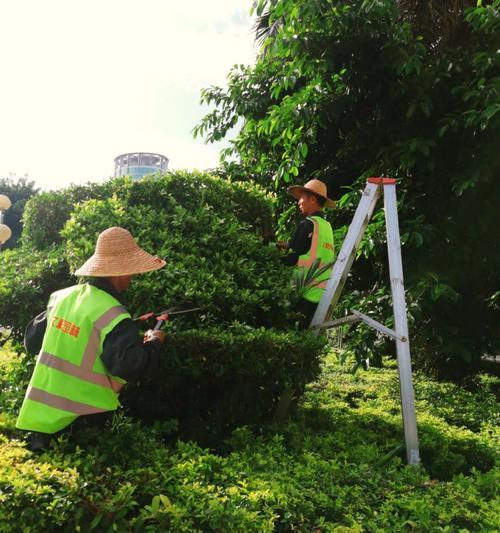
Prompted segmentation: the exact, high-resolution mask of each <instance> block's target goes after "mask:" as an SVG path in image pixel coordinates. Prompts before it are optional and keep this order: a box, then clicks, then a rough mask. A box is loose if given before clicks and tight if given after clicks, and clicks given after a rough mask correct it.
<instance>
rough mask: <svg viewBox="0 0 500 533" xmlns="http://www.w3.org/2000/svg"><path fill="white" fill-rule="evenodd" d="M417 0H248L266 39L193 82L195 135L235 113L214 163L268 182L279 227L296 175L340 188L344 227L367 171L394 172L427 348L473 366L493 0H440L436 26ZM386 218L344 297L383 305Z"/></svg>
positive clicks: (495, 105)
mask: <svg viewBox="0 0 500 533" xmlns="http://www.w3.org/2000/svg"><path fill="white" fill-rule="evenodd" d="M424 4H428V3H424V2H402V1H399V2H398V1H394V0H346V1H334V0H305V1H297V0H260V1H258V2H255V11H256V14H257V15H258V16H259V17H261V23H262V24H261V26H260V33H259V35H260V37H261V43H262V44H261V50H260V54H259V56H258V57H257V59H256V62H255V64H254V65H253V66H243V65H239V66H235V67H234V68H233V69H232V70H231V72H230V73H229V76H228V87H227V89H223V88H220V87H210V88H207V89H205V90H204V91H202V101H203V102H204V103H205V104H208V105H211V106H212V107H213V108H214V109H213V110H212V111H211V112H210V113H208V114H207V115H206V116H205V117H204V118H203V119H202V121H201V122H200V123H199V124H198V125H197V127H196V128H195V134H197V135H203V136H205V138H206V140H207V141H208V142H211V141H216V140H219V139H221V138H223V137H225V136H226V135H227V133H228V132H229V130H230V129H231V128H233V127H234V126H235V125H236V124H237V123H238V121H241V120H242V119H243V126H242V128H241V130H240V132H239V134H238V135H237V136H236V138H235V139H234V140H232V141H231V145H230V147H229V148H228V149H226V150H225V151H224V152H223V154H222V158H223V163H224V165H225V167H226V169H227V170H228V171H229V172H233V173H237V174H238V175H239V176H242V175H247V176H248V177H250V178H251V179H255V180H257V181H259V182H260V183H262V184H264V185H266V186H267V187H269V188H272V189H275V190H276V191H277V192H278V194H279V195H280V197H281V211H282V216H281V220H280V222H281V227H282V228H285V227H286V226H287V225H289V224H288V223H289V218H290V210H287V203H286V195H285V190H286V186H287V185H288V184H289V183H290V182H292V181H294V180H296V181H300V182H304V181H306V180H307V179H310V178H311V177H316V178H320V179H323V180H324V181H325V182H326V183H327V184H328V188H329V193H330V196H333V197H340V201H339V208H338V209H337V211H336V212H335V213H334V214H333V215H332V216H331V217H330V218H331V221H332V222H333V224H334V225H335V226H336V227H337V228H338V235H339V236H341V235H342V227H343V226H344V225H345V224H347V223H349V221H350V219H351V217H352V213H353V209H354V207H355V206H356V205H357V201H358V197H359V190H360V187H361V186H362V184H363V183H364V181H365V178H366V177H368V176H381V175H382V176H384V175H385V176H390V177H394V178H397V180H398V196H399V199H400V208H399V209H400V219H401V222H400V224H401V229H402V238H403V260H404V266H405V273H406V281H407V284H406V285H407V288H408V289H409V294H408V301H409V310H410V315H411V318H412V320H413V322H414V324H413V326H414V328H413V333H414V338H415V341H416V342H417V343H418V344H420V348H421V350H419V353H420V354H421V355H422V357H423V359H422V360H421V362H422V363H423V364H425V365H428V366H433V367H438V368H441V369H445V370H447V371H451V370H453V371H454V370H457V369H460V370H471V369H472V368H473V367H474V364H475V363H476V362H477V361H478V359H479V357H480V356H481V355H482V354H483V353H484V352H485V351H488V350H494V349H496V348H495V342H497V340H498V333H497V332H495V320H494V313H495V309H494V306H495V305H497V304H496V303H495V302H497V299H498V292H497V290H498V287H497V281H496V279H497V273H498V271H499V267H500V264H499V261H500V259H499V257H500V254H498V249H497V240H498V239H497V238H496V237H495V234H496V232H495V227H496V219H497V203H496V199H497V198H498V196H499V187H498V179H497V175H498V172H499V169H500V155H499V152H498V149H497V147H498V142H499V140H500V113H499V111H500V101H499V90H500V77H499V72H500V69H499V66H500V64H499V55H498V52H497V51H498V49H499V47H500V15H499V9H500V2H499V1H498V0H494V1H492V2H478V3H477V5H476V3H474V6H475V7H467V6H468V5H470V2H443V3H442V4H443V6H441V7H440V8H439V9H437V8H436V10H435V13H434V15H435V21H434V24H433V25H432V27H430V26H429V25H428V24H427V26H426V23H425V20H426V16H427V19H428V18H429V13H427V14H426V13H424V11H423V7H422V6H424ZM445 5H446V6H448V7H445ZM266 25H267V26H266ZM266 27H267V31H266ZM424 30H425V31H424ZM382 224H383V217H377V216H375V219H374V222H373V224H372V225H371V228H369V230H368V234H367V235H368V236H367V239H366V240H365V242H364V245H363V253H364V258H362V259H361V261H359V262H358V263H357V264H356V266H355V271H354V275H353V281H355V285H354V284H353V287H356V289H357V292H356V293H351V294H350V295H349V298H351V297H352V298H354V296H355V298H354V299H355V300H356V301H357V302H361V304H360V305H362V306H363V305H365V306H366V307H367V309H368V310H371V311H374V312H379V311H380V310H381V308H383V309H385V312H387V314H390V313H389V307H388V306H387V305H385V304H386V303H387V298H386V297H385V296H386V295H385V293H384V291H382V292H381V285H383V284H385V283H386V281H387V278H388V274H387V268H386V261H385V250H384V247H383V245H384V239H385V237H384V232H383V231H382V228H381V225H382ZM344 231H345V228H344ZM353 294H354V296H353ZM349 298H348V299H349ZM384 302H385V303H384ZM384 306H385V307H384ZM383 309H382V311H383ZM495 338H496V339H497V340H496V341H495ZM372 340H373V339H369V340H368V341H367V342H365V343H364V346H365V348H366V349H367V350H370V346H371V344H372ZM497 346H498V344H497ZM451 363H453V364H451Z"/></svg>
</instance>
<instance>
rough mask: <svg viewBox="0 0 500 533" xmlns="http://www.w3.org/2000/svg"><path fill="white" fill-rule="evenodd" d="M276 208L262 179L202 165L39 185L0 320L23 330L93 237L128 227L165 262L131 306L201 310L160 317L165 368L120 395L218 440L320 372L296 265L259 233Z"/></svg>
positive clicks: (190, 433) (130, 297)
mask: <svg viewBox="0 0 500 533" xmlns="http://www.w3.org/2000/svg"><path fill="white" fill-rule="evenodd" d="M82 199H83V201H80V202H79V203H76V205H73V202H75V201H78V200H82ZM45 200H47V201H45ZM49 200H50V201H49ZM47 210H49V211H50V212H51V213H50V216H51V217H52V218H50V216H49V213H48V211H47ZM272 217H273V198H272V196H271V195H269V194H268V193H266V192H264V191H263V190H262V189H261V188H260V187H258V186H256V185H253V184H248V183H237V182H231V181H229V180H223V179H219V178H216V177H211V176H208V175H203V174H199V173H193V174H188V173H183V172H179V173H173V174H167V175H165V176H161V177H156V178H147V179H143V180H139V181H133V180H130V179H128V178H121V179H117V180H113V181H110V182H107V183H106V184H102V185H92V186H84V187H71V188H69V189H67V190H62V191H58V192H54V193H46V194H45V196H41V197H39V198H37V199H36V200H33V201H32V202H31V204H30V205H29V206H28V209H27V215H26V226H25V233H24V234H23V247H22V248H21V249H20V250H19V251H18V253H17V255H12V254H11V255H6V256H5V260H4V261H3V262H2V264H1V265H0V273H1V274H3V275H2V282H0V283H1V284H0V296H1V301H0V316H1V321H0V322H1V323H2V325H4V326H10V327H11V328H12V330H13V335H14V338H15V339H16V340H21V339H22V334H23V331H24V328H25V325H26V324H27V322H28V321H29V320H30V319H31V318H32V317H33V316H35V315H36V314H37V313H39V312H40V311H42V310H44V309H45V306H46V302H47V299H48V296H49V294H50V293H51V292H52V291H53V290H56V289H59V288H62V287H64V286H67V285H70V284H72V283H75V281H76V279H75V278H72V277H71V276H70V272H74V271H75V270H76V269H77V268H78V267H79V266H80V265H81V264H82V263H83V262H84V261H85V260H86V259H87V258H88V257H89V256H90V255H91V254H92V253H93V251H94V247H95V242H96V239H97V236H98V235H99V234H100V233H101V232H102V231H103V230H104V229H106V228H108V227H110V226H122V227H125V228H127V229H128V230H130V232H131V233H132V235H134V237H135V239H136V240H137V242H138V243H139V245H140V246H142V247H143V248H145V249H146V250H148V251H149V252H151V253H154V254H157V255H159V256H160V257H164V258H165V259H166V260H167V266H166V267H165V268H163V269H161V270H159V271H157V272H152V273H149V274H145V275H141V276H136V277H135V278H134V280H133V283H132V285H131V287H130V289H129V290H128V291H127V293H126V294H125V298H126V305H127V308H128V309H129V310H130V312H131V313H132V314H133V315H135V316H138V315H141V314H144V313H146V312H149V311H157V312H160V311H162V310H163V309H166V308H168V307H170V306H172V305H176V306H181V307H199V308H201V311H200V312H199V313H196V314H192V315H186V316H185V317H176V318H175V319H174V320H172V322H169V323H168V324H167V326H166V328H167V331H168V335H169V338H168V342H167V344H166V346H165V359H166V361H167V369H166V371H165V375H164V376H159V378H161V379H159V383H157V384H156V385H155V386H154V387H153V386H147V387H145V388H146V389H148V390H149V391H151V392H150V398H147V399H146V397H144V394H145V393H144V387H143V389H142V390H141V391H140V392H138V393H137V394H138V395H139V396H141V400H140V401H134V399H133V396H134V391H135V389H134V388H133V387H132V386H130V387H129V390H128V392H124V394H123V396H124V398H125V400H124V401H126V398H127V397H128V399H129V400H130V401H128V403H127V404H128V405H129V408H130V412H131V413H133V414H134V415H136V416H140V417H141V418H143V419H145V420H148V421H152V420H157V419H165V418H172V417H175V418H178V419H179V425H180V428H181V434H182V435H184V436H187V437H189V438H195V439H197V440H198V441H200V442H210V443H212V444H214V445H216V444H218V443H219V441H220V438H221V437H222V436H223V435H226V434H227V433H228V432H230V431H231V430H232V429H233V428H234V427H236V426H237V425H238V424H242V423H251V422H259V421H262V420H265V419H267V418H268V417H269V414H270V413H271V412H272V410H273V409H274V407H275V405H276V403H277V401H278V398H279V396H280V394H281V393H282V392H283V389H284V388H285V387H286V386H292V387H293V388H294V389H296V390H298V391H301V390H303V388H304V386H305V383H307V382H308V381H310V380H312V379H314V377H315V376H317V374H318V368H319V359H320V354H321V352H322V347H323V344H324V341H323V340H322V339H317V338H314V337H313V336H312V335H310V334H309V333H307V332H303V331H302V332H301V331H299V330H298V323H299V320H300V315H299V314H298V313H297V311H295V310H294V303H295V302H294V298H295V294H294V291H293V288H292V286H291V284H290V278H291V271H290V269H289V268H287V267H285V266H283V265H282V264H281V262H280V259H279V254H278V252H277V251H276V249H275V247H270V246H267V245H266V242H265V241H266V238H267V237H268V236H269V234H270V232H271V223H272ZM62 225H64V227H63V228H62V229H61V227H62ZM39 230H40V231H39ZM60 240H62V242H59V241H60ZM51 243H52V244H51ZM67 265H69V267H68V266H67ZM153 325H154V322H151V323H149V324H144V329H146V328H149V327H152V326H153ZM188 330H189V331H188ZM137 406H139V407H142V408H139V407H137Z"/></svg>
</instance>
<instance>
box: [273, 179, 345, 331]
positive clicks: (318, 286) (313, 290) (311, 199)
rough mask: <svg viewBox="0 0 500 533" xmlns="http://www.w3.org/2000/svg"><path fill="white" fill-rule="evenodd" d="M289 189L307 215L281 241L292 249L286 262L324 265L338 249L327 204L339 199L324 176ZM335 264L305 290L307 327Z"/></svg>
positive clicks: (302, 302) (301, 305) (303, 301)
mask: <svg viewBox="0 0 500 533" xmlns="http://www.w3.org/2000/svg"><path fill="white" fill-rule="evenodd" d="M288 192H289V193H290V194H291V195H292V196H293V197H294V198H295V199H296V200H297V204H298V207H299V209H300V212H301V213H302V215H303V216H304V220H302V221H301V222H300V223H299V224H298V226H297V228H296V229H295V232H294V234H293V237H292V239H291V240H290V241H289V242H283V241H281V242H278V243H277V245H278V247H279V248H281V249H283V250H285V251H288V254H287V255H285V256H284V257H282V261H283V263H285V264H286V265H289V266H294V267H295V268H296V269H298V270H302V269H307V268H309V267H310V266H311V265H312V264H313V262H314V261H315V260H316V259H318V258H319V259H320V265H319V267H320V268H321V267H322V266H324V265H326V264H327V263H331V262H333V260H334V258H335V250H334V245H333V230H332V226H331V225H330V223H329V222H328V221H327V220H325V219H324V214H323V208H333V207H335V202H334V201H333V200H331V199H330V198H328V194H327V188H326V185H325V184H324V183H323V182H322V181H320V180H316V179H313V180H310V181H308V182H307V183H306V184H305V185H304V186H302V185H292V186H291V187H288ZM330 274H331V268H329V269H327V270H326V271H325V272H323V273H322V274H320V275H319V276H318V277H317V278H316V279H315V280H314V283H313V284H311V285H310V286H309V287H308V288H306V290H305V291H304V293H303V294H302V298H301V300H300V303H299V306H298V308H299V311H300V312H301V313H302V314H303V315H304V317H305V320H304V323H303V325H304V327H308V326H309V323H310V322H311V320H312V317H313V315H314V312H315V311H316V307H317V306H318V303H319V301H320V300H321V296H322V295H323V291H324V289H325V287H326V282H327V280H328V279H329V277H330Z"/></svg>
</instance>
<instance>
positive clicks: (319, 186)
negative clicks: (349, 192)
mask: <svg viewBox="0 0 500 533" xmlns="http://www.w3.org/2000/svg"><path fill="white" fill-rule="evenodd" d="M304 191H306V192H312V193H314V194H316V195H318V196H321V198H324V199H325V200H326V202H325V207H327V208H329V209H333V208H334V207H335V202H334V201H333V200H332V199H330V198H328V194H327V191H326V185H325V184H324V183H323V182H322V181H320V180H309V181H308V182H307V183H306V184H305V185H291V186H290V187H288V192H289V193H290V194H291V195H292V196H293V197H294V198H295V199H297V200H298V199H299V198H300V195H301V194H302V193H303V192H304Z"/></svg>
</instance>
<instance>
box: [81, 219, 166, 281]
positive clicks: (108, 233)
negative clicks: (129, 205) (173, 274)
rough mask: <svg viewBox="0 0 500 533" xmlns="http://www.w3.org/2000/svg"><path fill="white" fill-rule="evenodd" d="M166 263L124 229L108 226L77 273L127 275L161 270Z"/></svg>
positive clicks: (101, 275)
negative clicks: (137, 242) (145, 248)
mask: <svg viewBox="0 0 500 533" xmlns="http://www.w3.org/2000/svg"><path fill="white" fill-rule="evenodd" d="M164 265H165V261H164V260H163V259H160V258H159V257H155V256H153V255H150V254H148V253H147V252H145V251H144V250H143V249H142V248H140V247H139V246H138V245H137V244H136V242H135V241H134V238H133V237H132V235H131V234H130V232H129V231H127V230H126V229H124V228H118V227H113V228H108V229H106V230H104V231H103V232H102V233H101V234H100V235H99V237H98V239H97V244H96V246H95V252H94V255H93V256H92V257H90V258H89V259H87V261H86V262H85V263H84V264H83V265H82V266H81V267H80V268H79V269H78V270H77V271H76V272H75V274H76V275H77V276H94V277H107V276H127V275H130V274H142V273H143V272H151V271H153V270H158V269H159V268H161V267H163V266H164Z"/></svg>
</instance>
